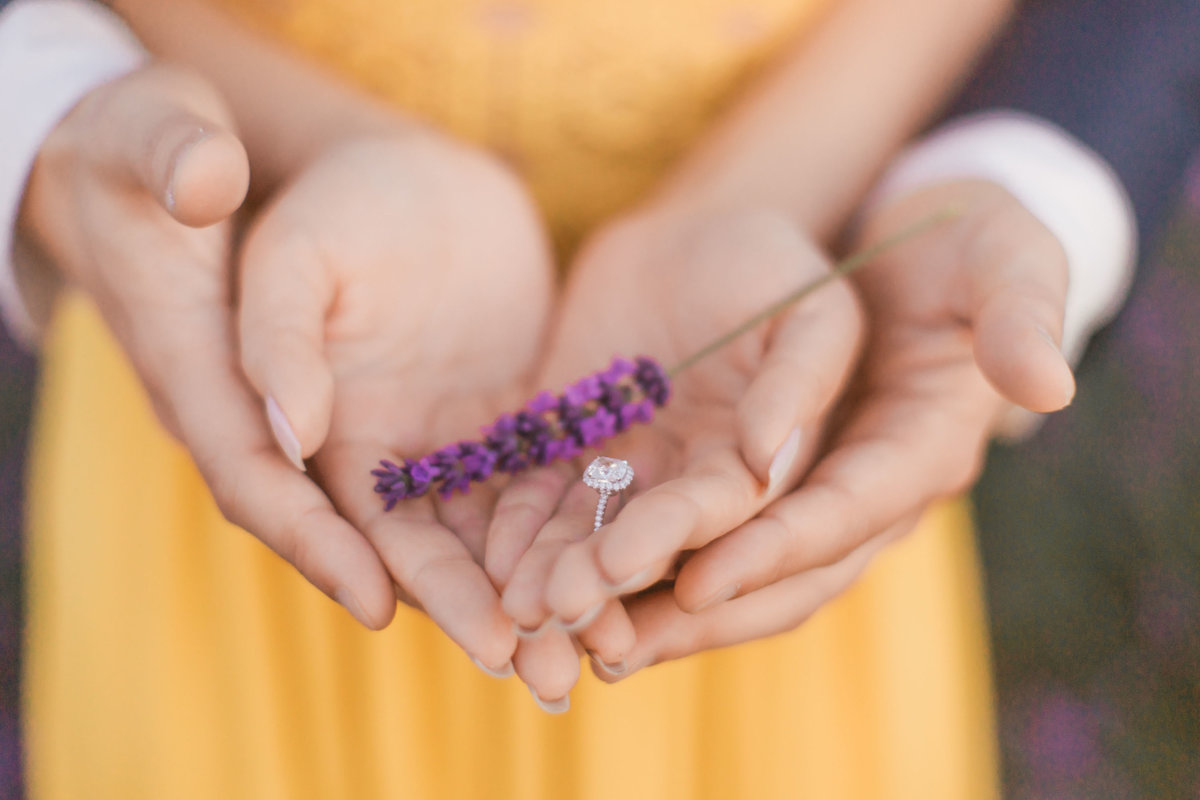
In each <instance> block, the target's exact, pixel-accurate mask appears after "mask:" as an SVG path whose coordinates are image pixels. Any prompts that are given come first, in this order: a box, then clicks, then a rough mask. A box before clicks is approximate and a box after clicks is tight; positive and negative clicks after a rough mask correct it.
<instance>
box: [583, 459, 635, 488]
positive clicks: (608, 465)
mask: <svg viewBox="0 0 1200 800" xmlns="http://www.w3.org/2000/svg"><path fill="white" fill-rule="evenodd" d="M583 482H584V483H586V484H587V485H588V486H590V487H592V488H593V489H595V490H596V491H598V492H619V491H621V490H622V489H625V488H626V487H628V486H629V484H631V483H633V467H631V466H629V462H628V461H622V460H621V459H619V458H608V457H606V456H600V457H599V458H597V459H596V460H594V461H593V462H592V463H591V464H588V468H587V470H586V471H585V472H584V473H583Z"/></svg>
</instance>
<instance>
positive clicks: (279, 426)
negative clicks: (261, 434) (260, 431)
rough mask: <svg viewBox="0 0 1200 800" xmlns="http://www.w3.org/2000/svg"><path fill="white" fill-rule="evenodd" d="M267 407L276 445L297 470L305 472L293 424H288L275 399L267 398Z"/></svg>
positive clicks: (268, 419)
mask: <svg viewBox="0 0 1200 800" xmlns="http://www.w3.org/2000/svg"><path fill="white" fill-rule="evenodd" d="M266 406H267V421H268V422H270V423H271V433H273V434H275V442H276V444H278V445H279V449H280V450H281V451H282V452H283V454H284V455H285V456H287V460H288V461H290V462H292V464H294V465H295V467H296V469H298V470H300V471H301V472H305V471H306V470H305V467H304V459H303V458H302V457H301V453H300V440H299V439H297V438H296V432H295V431H293V430H292V424H291V423H290V422H288V419H287V416H286V415H284V413H283V409H282V408H280V407H279V403H277V402H276V401H275V398H274V397H271V396H270V395H268V396H267V402H266Z"/></svg>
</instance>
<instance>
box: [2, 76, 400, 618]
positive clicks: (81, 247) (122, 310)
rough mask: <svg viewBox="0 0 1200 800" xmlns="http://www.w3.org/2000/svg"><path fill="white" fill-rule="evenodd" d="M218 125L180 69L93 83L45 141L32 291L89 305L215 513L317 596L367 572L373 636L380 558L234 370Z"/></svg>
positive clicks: (32, 198)
mask: <svg viewBox="0 0 1200 800" xmlns="http://www.w3.org/2000/svg"><path fill="white" fill-rule="evenodd" d="M231 130H232V127H231V118H230V115H229V113H228V111H227V109H226V107H225V105H224V103H223V101H222V100H221V98H220V97H219V96H218V95H217V93H216V92H215V91H214V90H213V89H212V88H211V87H210V86H209V85H208V84H207V83H206V82H205V81H203V80H202V79H200V78H199V77H197V76H194V75H192V74H190V73H186V72H183V71H180V70H178V69H174V68H167V67H163V66H150V67H147V68H145V69H142V70H139V71H137V72H134V73H132V74H130V75H128V76H126V77H124V78H121V79H119V80H117V81H114V82H112V83H110V84H107V85H104V86H101V87H99V88H97V89H96V90H94V91H92V92H91V93H90V94H89V95H87V96H86V97H85V98H84V99H83V100H82V101H81V102H80V103H79V104H78V105H77V106H76V107H75V108H74V109H73V110H72V111H71V112H70V113H69V114H68V115H67V116H66V117H65V118H64V119H63V120H62V121H61V122H60V123H59V125H58V126H57V127H56V128H55V129H54V131H53V132H52V133H51V134H50V135H49V137H48V138H47V139H46V141H45V143H44V145H43V147H42V148H41V150H40V153H39V155H38V159H37V162H36V163H35V165H34V170H33V173H32V175H31V177H30V181H29V184H28V187H27V191H26V194H25V198H24V202H23V206H22V211H21V220H20V228H19V232H18V233H19V236H20V237H22V239H23V241H25V242H26V243H28V244H29V245H31V248H32V249H34V250H36V251H39V252H40V253H41V255H42V256H43V258H42V259H40V261H42V262H44V263H43V264H41V266H40V267H39V268H42V269H45V270H47V273H46V274H44V275H42V276H41V277H42V278H45V279H46V280H42V281H41V283H43V284H44V283H46V282H47V281H48V280H54V279H65V280H66V281H68V282H70V283H72V284H74V285H75V286H76V287H78V288H80V289H82V290H83V291H84V292H86V293H87V294H88V295H90V297H91V298H92V300H93V301H94V302H95V304H96V306H97V307H98V309H99V311H100V313H101V315H102V316H103V318H104V320H105V322H106V323H107V325H108V327H109V328H110V329H111V331H112V333H113V335H114V336H115V338H116V341H117V343H118V345H119V346H120V347H121V349H122V350H123V351H124V352H125V354H126V355H127V357H128V358H129V360H130V362H131V364H132V366H133V368H134V370H135V371H136V373H137V376H138V378H139V379H140V381H141V383H142V384H143V386H144V387H145V389H146V391H147V393H148V395H149V397H150V400H151V402H152V403H153V406H154V408H155V410H156V412H157V414H158V416H159V418H160V419H161V421H162V422H163V424H164V426H165V427H166V428H167V430H168V431H170V432H171V433H172V434H173V435H174V436H175V437H176V438H178V439H179V440H180V441H181V442H182V443H183V444H184V445H185V446H186V447H187V449H188V451H189V452H190V454H191V456H192V458H193V460H194V461H195V463H196V465H197V467H198V468H199V470H200V472H201V474H202V475H203V477H204V480H205V481H206V483H207V484H208V486H209V488H210V489H211V490H212V493H213V496H214V498H215V500H216V503H217V505H218V506H219V507H220V509H221V511H222V512H223V513H224V515H225V516H226V517H227V518H228V519H229V520H231V521H232V522H234V523H235V524H237V525H239V526H241V527H242V528H245V529H246V530H248V531H250V532H252V533H253V534H254V535H256V536H257V537H259V538H260V539H261V540H262V541H263V542H265V543H266V544H267V545H268V546H270V547H271V548H272V549H274V550H275V551H276V552H278V553H279V554H281V555H282V556H283V557H284V558H286V559H288V560H289V561H291V562H292V563H293V564H295V565H296V566H297V567H298V568H299V569H300V571H301V572H302V573H303V574H304V575H305V576H306V577H307V578H308V579H309V580H310V581H311V582H312V583H314V584H315V585H316V586H318V587H319V588H321V589H322V590H324V591H325V592H327V593H328V594H329V595H331V596H334V597H339V599H342V600H343V601H344V600H346V598H347V597H348V596H347V595H344V594H343V593H342V592H341V591H340V590H341V589H342V588H343V587H347V586H349V585H351V583H352V581H353V580H359V579H362V576H366V579H365V580H363V582H364V583H365V585H366V588H367V589H368V590H369V592H373V594H371V593H364V594H360V595H359V597H360V601H359V602H357V603H348V604H347V605H348V607H349V608H350V610H351V611H352V612H353V613H355V614H356V616H358V618H359V619H360V620H361V621H362V622H363V623H364V624H367V625H369V626H371V627H379V626H381V625H383V624H386V622H387V620H388V619H389V618H390V616H391V614H392V609H393V608H394V605H395V600H394V595H393V592H392V589H391V585H390V583H389V582H388V578H387V572H386V570H385V569H384V566H383V564H382V563H381V562H380V560H379V558H378V556H377V555H376V554H375V551H374V549H373V548H371V546H370V545H369V544H368V543H367V542H365V541H364V540H363V539H362V537H361V535H360V534H359V533H358V532H357V531H356V530H355V529H354V528H353V527H352V526H351V525H350V524H349V523H347V522H346V521H345V520H343V519H342V518H341V517H340V516H339V515H338V514H337V513H336V512H335V510H334V508H333V506H332V505H331V504H330V502H329V501H328V499H327V498H326V497H325V495H324V494H323V493H322V492H321V490H320V489H319V488H318V487H317V486H316V485H314V484H313V483H312V481H310V480H308V479H307V478H306V477H305V476H303V475H301V474H300V473H298V472H296V471H295V470H294V469H293V468H292V467H291V466H290V465H289V464H288V462H287V460H286V459H284V458H283V457H282V456H281V455H279V453H278V451H277V449H276V448H275V445H274V442H273V441H272V438H271V433H270V430H269V429H268V427H267V425H266V422H265V420H264V419H263V417H262V413H261V406H260V404H259V401H258V398H257V397H256V396H255V394H254V392H253V390H252V389H251V387H250V386H249V384H247V383H246V381H245V378H244V377H243V375H242V372H241V370H240V368H239V366H238V360H237V345H236V340H235V329H234V325H235V320H234V314H233V305H232V300H233V281H232V269H231V263H230V246H229V243H230V233H231V231H230V222H229V220H228V217H229V216H230V215H231V214H232V213H233V212H234V211H235V210H236V209H237V208H238V206H239V205H240V204H241V202H242V199H243V197H244V196H245V193H246V187H247V183H248V175H249V172H248V170H249V167H248V164H247V160H246V153H245V150H244V149H243V147H242V145H241V143H240V141H239V140H238V139H237V137H236V136H235V135H234V134H233V133H232V132H231ZM51 275H53V277H52V278H51V277H50V276H51Z"/></svg>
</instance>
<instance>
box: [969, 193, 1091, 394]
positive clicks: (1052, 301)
mask: <svg viewBox="0 0 1200 800" xmlns="http://www.w3.org/2000/svg"><path fill="white" fill-rule="evenodd" d="M964 248H965V249H964V252H963V256H964V263H965V265H966V270H965V272H964V274H965V275H966V279H967V281H968V287H967V291H966V293H965V296H966V297H968V298H969V300H968V302H969V303H970V305H971V309H970V310H969V313H970V317H971V318H972V320H973V330H974V354H975V361H976V363H977V364H978V365H979V368H980V370H981V371H982V372H983V374H984V376H985V377H986V378H987V379H988V381H989V382H990V383H991V384H992V386H993V387H995V389H996V390H997V391H999V392H1000V393H1001V394H1002V395H1004V396H1005V397H1006V398H1007V399H1008V400H1010V401H1012V402H1013V403H1016V404H1017V405H1020V406H1022V407H1024V408H1027V409H1029V410H1030V411H1036V412H1041V413H1046V412H1050V411H1057V410H1058V409H1060V408H1063V407H1064V406H1066V405H1067V404H1069V403H1070V402H1071V399H1072V397H1074V394H1075V378H1074V375H1073V374H1072V372H1071V367H1070V365H1069V364H1068V363H1067V361H1066V359H1065V358H1064V357H1063V355H1062V352H1061V350H1060V349H1059V343H1060V342H1061V340H1062V329H1063V313H1064V309H1065V306H1066V293H1067V261H1066V254H1065V253H1064V251H1063V249H1062V247H1061V246H1060V245H1059V243H1058V240H1057V239H1055V238H1054V236H1053V234H1051V233H1050V232H1049V231H1048V230H1047V229H1046V228H1045V227H1044V226H1043V225H1042V224H1041V223H1040V222H1038V221H1037V219H1036V218H1034V217H1033V215H1031V214H1030V213H1029V212H1028V211H1026V210H1025V209H1024V208H1023V207H1021V206H1020V205H1018V204H1017V203H1016V201H1015V200H1014V201H1013V202H1012V204H1011V206H1009V207H1006V208H1004V209H1003V210H1002V211H994V212H993V213H992V214H991V215H990V216H989V217H988V218H987V219H986V220H984V221H983V222H982V224H979V225H976V226H974V227H973V228H972V229H971V232H970V233H969V234H968V236H967V238H966V239H965V240H964Z"/></svg>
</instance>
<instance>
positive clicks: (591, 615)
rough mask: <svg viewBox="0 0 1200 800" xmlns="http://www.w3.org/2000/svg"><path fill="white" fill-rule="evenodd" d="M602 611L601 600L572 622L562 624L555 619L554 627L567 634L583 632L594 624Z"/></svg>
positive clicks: (602, 604) (602, 602) (602, 603)
mask: <svg viewBox="0 0 1200 800" xmlns="http://www.w3.org/2000/svg"><path fill="white" fill-rule="evenodd" d="M603 610H604V601H603V600H601V601H600V602H599V603H596V605H594V606H592V607H591V608H589V609H588V610H587V611H585V612H583V613H582V614H580V615H579V616H578V617H577V618H576V619H575V621H574V622H563V621H562V620H560V619H558V618H557V617H555V618H554V623H555V625H557V626H558V627H559V628H561V629H563V630H564V631H566V632H567V633H574V632H575V631H580V630H583V629H584V628H586V627H587V626H588V625H591V624H592V623H593V622H595V621H596V617H598V616H600V612H601V611H603Z"/></svg>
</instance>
